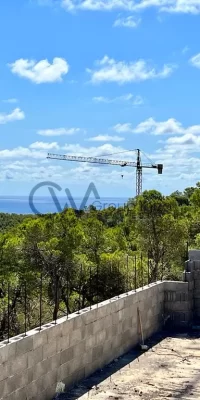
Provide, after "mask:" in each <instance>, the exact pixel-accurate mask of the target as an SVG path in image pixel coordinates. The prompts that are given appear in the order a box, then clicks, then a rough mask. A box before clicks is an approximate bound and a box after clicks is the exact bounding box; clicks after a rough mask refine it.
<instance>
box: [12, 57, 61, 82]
mask: <svg viewBox="0 0 200 400" xmlns="http://www.w3.org/2000/svg"><path fill="white" fill-rule="evenodd" d="M9 67H10V68H11V71H12V73H13V74H16V75H18V76H20V77H22V78H26V79H29V80H30V81H32V82H34V83H37V84H40V83H51V82H59V81H62V77H63V75H66V74H67V73H68V71H69V65H68V63H67V61H66V60H65V59H63V58H59V57H55V58H54V59H53V62H52V64H51V63H49V61H48V60H47V59H46V60H41V61H39V62H36V61H34V60H26V59H23V58H21V59H19V60H16V61H15V62H14V63H12V64H9Z"/></svg>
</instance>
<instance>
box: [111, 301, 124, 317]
mask: <svg viewBox="0 0 200 400" xmlns="http://www.w3.org/2000/svg"><path fill="white" fill-rule="evenodd" d="M124 304H125V298H119V299H117V300H115V301H113V302H112V303H110V313H111V314H113V313H115V312H117V311H120V310H122V309H123V308H124Z"/></svg>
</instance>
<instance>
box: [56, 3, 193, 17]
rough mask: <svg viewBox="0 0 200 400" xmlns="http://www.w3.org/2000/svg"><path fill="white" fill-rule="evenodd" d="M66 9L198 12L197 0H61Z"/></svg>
mask: <svg viewBox="0 0 200 400" xmlns="http://www.w3.org/2000/svg"><path fill="white" fill-rule="evenodd" d="M61 5H62V6H63V7H64V8H65V9H66V11H75V10H91V11H111V10H125V11H142V10H145V9H147V8H155V9H157V10H158V11H161V12H168V13H184V14H187V13H188V14H199V13H200V2H199V0H137V1H135V0H61Z"/></svg>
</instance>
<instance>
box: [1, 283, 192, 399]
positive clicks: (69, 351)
mask: <svg viewBox="0 0 200 400" xmlns="http://www.w3.org/2000/svg"><path fill="white" fill-rule="evenodd" d="M179 285H180V286H179ZM177 287H180V288H181V291H186V292H187V290H188V284H187V283H182V284H181V283H177V282H157V283H154V284H151V285H150V286H148V287H144V288H143V289H137V291H136V292H134V291H133V292H129V293H128V294H123V295H121V296H119V298H118V297H116V298H113V299H110V300H108V301H105V302H103V303H101V304H99V305H98V306H97V305H95V306H93V307H92V308H91V309H89V308H88V309H85V310H82V311H81V312H80V314H78V313H76V314H72V315H70V316H69V319H67V318H66V317H64V318H61V319H59V320H58V323H57V325H54V324H48V325H45V326H43V327H42V330H41V331H40V332H39V331H38V330H33V331H29V332H28V333H27V337H25V338H23V337H22V336H21V337H15V338H13V339H12V340H11V342H10V343H9V344H6V343H0V399H1V400H50V399H52V397H53V396H54V394H55V389H56V384H57V382H59V381H63V382H65V383H66V384H67V386H71V385H72V384H74V383H76V382H77V381H79V380H81V379H82V378H85V377H87V376H89V375H90V374H92V373H93V372H95V371H96V370H97V369H99V368H101V367H103V366H104V365H106V364H108V363H109V362H111V361H112V360H113V359H114V358H116V357H119V356H120V355H122V354H124V353H125V352H126V351H128V350H129V349H130V348H132V347H134V346H135V345H136V344H137V343H138V342H139V341H140V333H139V329H138V315H137V308H139V310H140V313H141V319H142V325H143V330H144V338H145V339H146V338H148V337H150V336H151V335H152V334H153V333H155V332H156V331H158V330H160V329H161V328H162V326H163V316H164V315H166V311H167V312H169V311H170V307H173V311H174V307H175V305H174V304H175V303H174V301H177V299H176V300H174V298H173V301H171V300H170V301H169V298H167V299H168V300H167V299H166V297H165V291H167V292H168V293H169V292H173V293H174V292H176V291H177ZM164 299H165V300H166V303H165V301H164ZM184 303H185V305H186V303H187V302H184ZM170 304H171V305H170Z"/></svg>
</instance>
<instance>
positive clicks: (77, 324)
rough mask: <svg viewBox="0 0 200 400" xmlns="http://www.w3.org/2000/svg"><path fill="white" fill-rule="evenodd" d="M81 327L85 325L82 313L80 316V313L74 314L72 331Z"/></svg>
mask: <svg viewBox="0 0 200 400" xmlns="http://www.w3.org/2000/svg"><path fill="white" fill-rule="evenodd" d="M83 325H85V323H84V313H82V314H81V311H80V314H78V313H76V315H75V317H74V326H73V330H76V329H80V328H82V326H83Z"/></svg>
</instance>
